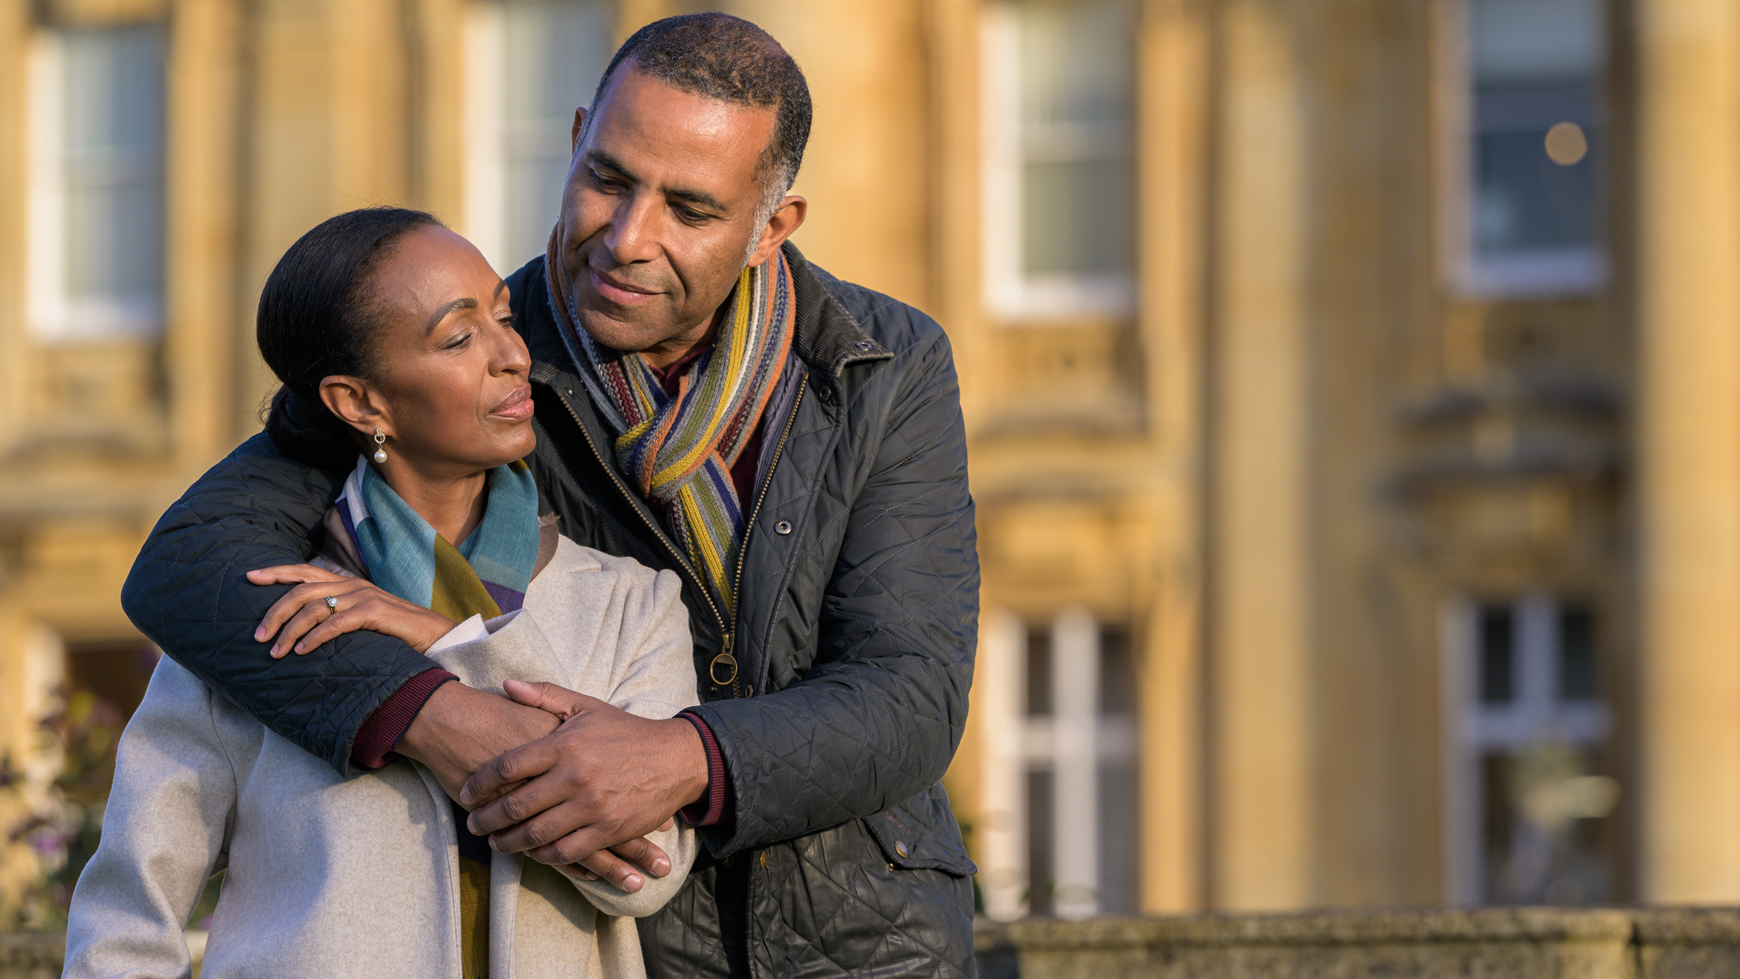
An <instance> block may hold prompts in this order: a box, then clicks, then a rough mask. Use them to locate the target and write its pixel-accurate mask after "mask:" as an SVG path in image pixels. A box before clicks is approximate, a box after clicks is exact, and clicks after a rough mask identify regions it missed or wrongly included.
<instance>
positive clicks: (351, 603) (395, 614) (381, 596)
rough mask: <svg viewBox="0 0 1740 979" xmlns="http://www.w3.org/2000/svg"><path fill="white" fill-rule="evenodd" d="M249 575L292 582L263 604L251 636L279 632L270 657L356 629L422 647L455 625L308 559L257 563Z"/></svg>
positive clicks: (264, 581)
mask: <svg viewBox="0 0 1740 979" xmlns="http://www.w3.org/2000/svg"><path fill="white" fill-rule="evenodd" d="M248 580H249V581H251V582H253V583H254V584H256V585H289V584H294V585H296V587H295V588H292V589H290V591H289V593H288V594H286V595H285V596H284V597H283V598H280V599H278V601H277V603H276V604H274V605H273V606H272V607H271V608H269V609H267V610H266V617H265V618H264V619H262V620H260V627H259V628H257V629H255V630H254V641H255V642H265V641H266V640H268V639H271V638H272V637H273V636H274V635H276V636H277V639H276V641H274V642H273V643H272V653H271V655H272V658H273V659H281V658H283V657H284V656H285V655H286V654H288V653H290V652H291V651H292V650H294V651H295V652H296V654H297V655H298V656H300V655H302V654H303V653H306V652H308V651H309V650H311V649H313V648H314V647H316V646H318V645H320V644H321V643H323V642H326V641H327V640H329V639H334V638H336V637H338V636H342V635H344V634H345V633H347V632H355V631H356V630H358V629H368V630H370V631H372V632H379V633H382V634H384V635H388V636H394V637H397V638H399V639H403V640H404V641H405V642H407V643H409V644H410V645H411V648H412V649H415V650H416V651H417V652H419V653H421V652H426V651H428V649H429V647H430V646H433V645H435V641H436V640H438V639H440V638H441V637H442V636H445V635H447V633H448V632H450V631H452V629H453V626H454V625H455V623H454V621H453V620H452V619H449V618H448V617H447V616H445V615H442V614H440V613H439V612H432V611H430V610H429V609H426V608H424V607H423V606H421V605H418V604H416V603H414V602H407V601H405V600H404V599H402V598H400V597H398V596H397V595H392V594H389V593H387V592H385V591H382V590H381V589H380V588H378V587H376V586H375V584H374V583H372V582H369V581H365V580H363V579H361V578H348V577H345V576H344V575H341V574H334V573H332V572H331V571H323V570H321V569H320V568H317V567H314V566H313V565H311V564H284V565H279V566H278V567H275V568H261V569H260V570H258V571H250V572H248ZM328 598H331V599H332V601H331V602H329V601H327V599H328Z"/></svg>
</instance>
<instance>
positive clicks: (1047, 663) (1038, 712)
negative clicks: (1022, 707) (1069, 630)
mask: <svg viewBox="0 0 1740 979" xmlns="http://www.w3.org/2000/svg"><path fill="white" fill-rule="evenodd" d="M1027 716H1028V717H1050V716H1051V628H1050V627H1049V626H1042V627H1039V628H1033V629H1028V630H1027Z"/></svg>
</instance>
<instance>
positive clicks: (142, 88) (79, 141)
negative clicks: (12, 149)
mask: <svg viewBox="0 0 1740 979" xmlns="http://www.w3.org/2000/svg"><path fill="white" fill-rule="evenodd" d="M61 44H62V48H61V50H62V58H63V61H62V78H61V84H62V93H63V99H64V101H63V102H62V132H63V134H64V135H63V141H62V146H61V152H62V157H61V159H62V168H63V169H62V172H63V179H64V181H65V184H64V186H65V193H66V200H65V205H66V212H65V213H66V218H65V220H66V238H65V242H66V246H65V262H66V264H65V266H64V267H65V269H66V284H65V288H66V293H67V296H68V298H69V299H75V300H78V299H97V300H109V301H113V302H117V303H119V304H123V305H127V306H134V307H137V308H139V310H140V311H141V312H143V313H144V314H145V315H155V310H154V309H153V308H152V307H154V306H155V305H156V303H157V302H158V301H159V297H160V296H161V295H162V291H163V34H162V31H161V30H159V29H158V28H155V27H132V28H124V29H110V30H72V31H65V32H63V34H62V35H61Z"/></svg>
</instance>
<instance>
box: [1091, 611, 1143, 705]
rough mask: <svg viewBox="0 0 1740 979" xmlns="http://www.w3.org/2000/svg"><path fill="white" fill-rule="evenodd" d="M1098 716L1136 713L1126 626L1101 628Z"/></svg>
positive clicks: (1133, 664)
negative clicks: (1099, 714)
mask: <svg viewBox="0 0 1740 979" xmlns="http://www.w3.org/2000/svg"><path fill="white" fill-rule="evenodd" d="M1100 713H1101V714H1113V715H1119V714H1122V715H1129V714H1134V713H1136V657H1135V651H1134V650H1133V649H1131V647H1130V629H1129V627H1128V626H1122V625H1108V626H1102V627H1101V628H1100Z"/></svg>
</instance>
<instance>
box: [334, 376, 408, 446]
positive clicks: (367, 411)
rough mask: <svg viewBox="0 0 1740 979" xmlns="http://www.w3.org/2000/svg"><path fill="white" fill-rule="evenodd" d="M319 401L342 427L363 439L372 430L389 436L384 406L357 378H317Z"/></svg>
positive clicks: (390, 425) (371, 433)
mask: <svg viewBox="0 0 1740 979" xmlns="http://www.w3.org/2000/svg"><path fill="white" fill-rule="evenodd" d="M320 400H321V401H322V402H323V403H325V405H326V407H327V409H328V410H330V411H331V412H332V413H333V414H335V415H337V416H338V417H340V418H342V419H344V423H345V424H347V425H349V426H350V427H352V428H354V429H356V430H357V431H359V432H361V433H363V434H364V435H373V434H374V433H375V429H376V428H379V429H382V430H383V431H385V432H386V433H387V435H389V436H390V435H392V434H393V432H392V428H393V425H392V419H391V418H389V417H388V416H387V412H386V405H385V404H383V403H381V401H380V400H379V399H378V398H376V397H375V396H374V392H372V391H371V390H369V386H368V384H367V383H365V382H364V381H363V380H362V378H360V377H350V376H347V375H344V374H333V375H331V376H329V377H323V378H321V379H320Z"/></svg>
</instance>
